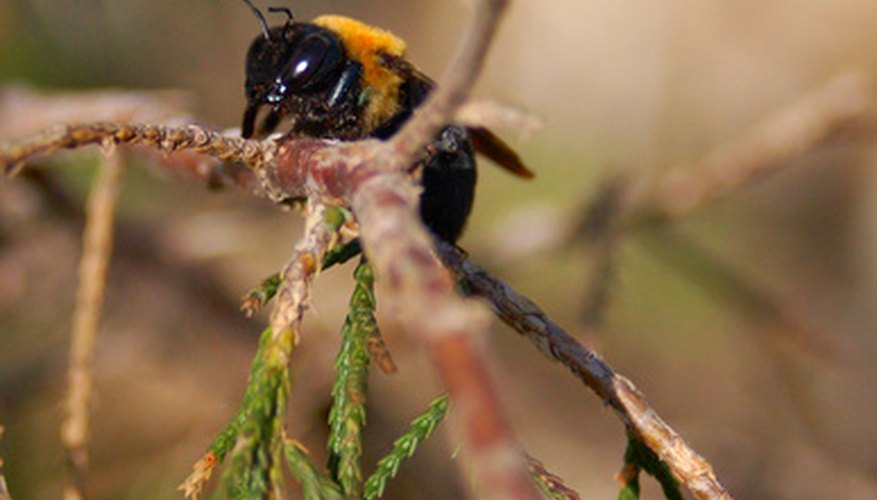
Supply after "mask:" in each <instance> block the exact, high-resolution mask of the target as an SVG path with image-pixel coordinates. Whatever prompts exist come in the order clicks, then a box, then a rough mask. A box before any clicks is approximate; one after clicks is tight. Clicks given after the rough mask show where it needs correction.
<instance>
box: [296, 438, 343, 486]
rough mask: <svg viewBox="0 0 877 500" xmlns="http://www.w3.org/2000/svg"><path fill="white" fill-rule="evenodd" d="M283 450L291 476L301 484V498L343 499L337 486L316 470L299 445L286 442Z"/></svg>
mask: <svg viewBox="0 0 877 500" xmlns="http://www.w3.org/2000/svg"><path fill="white" fill-rule="evenodd" d="M283 449H284V451H285V454H286V461H287V463H288V464H289V468H290V470H291V471H292V475H293V476H295V478H296V479H297V480H298V482H299V483H300V484H301V487H302V496H304V498H305V499H306V500H311V499H314V500H319V499H325V500H340V499H342V498H345V496H344V494H343V493H342V492H341V489H340V488H339V487H338V485H337V484H336V483H335V482H334V481H332V480H331V479H330V478H328V477H327V476H326V475H324V474H322V473H320V472H319V471H318V470H317V468H316V467H315V466H314V463H313V462H311V458H310V457H309V456H308V453H307V451H305V449H304V448H303V447H302V446H301V445H300V444H299V443H297V442H296V441H292V440H288V441H287V442H286V445H285V446H284V447H283Z"/></svg>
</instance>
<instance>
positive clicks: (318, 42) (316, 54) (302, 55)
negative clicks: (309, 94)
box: [289, 37, 329, 89]
mask: <svg viewBox="0 0 877 500" xmlns="http://www.w3.org/2000/svg"><path fill="white" fill-rule="evenodd" d="M328 51H329V46H328V44H327V43H326V41H325V40H323V39H321V38H319V37H310V38H308V39H307V40H305V41H304V42H303V43H302V45H301V47H300V48H299V49H298V50H296V51H295V55H294V56H293V58H292V60H291V61H290V65H289V83H290V84H291V85H292V86H293V87H295V88H298V89H306V88H308V87H310V86H313V85H315V84H318V83H319V81H317V80H318V79H317V78H315V77H318V76H319V74H320V73H322V72H321V71H320V69H321V66H323V65H324V63H325V62H326V54H327V52H328Z"/></svg>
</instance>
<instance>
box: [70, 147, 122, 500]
mask: <svg viewBox="0 0 877 500" xmlns="http://www.w3.org/2000/svg"><path fill="white" fill-rule="evenodd" d="M123 168H124V165H123V163H122V159H121V157H120V155H119V154H118V153H116V154H111V155H110V156H108V157H106V158H104V160H103V161H102V162H101V166H100V169H99V170H98V174H97V178H96V179H95V181H94V186H93V187H92V191H91V195H90V197H89V200H88V211H87V214H86V225H85V232H84V235H83V242H82V257H81V259H80V262H79V291H78V293H77V295H76V309H75V311H74V315H73V328H72V330H71V332H70V365H69V367H68V388H67V397H66V401H65V417H64V421H63V422H62V423H61V442H62V443H63V445H64V447H65V448H66V452H67V461H68V469H69V474H70V478H69V483H68V484H67V486H66V488H65V493H64V497H65V498H85V497H86V494H85V491H86V479H85V474H86V470H87V468H88V450H87V445H88V422H89V404H90V403H91V390H92V374H91V365H92V357H93V354H94V344H95V339H96V337H97V330H98V324H99V321H100V314H101V309H102V308H103V301H104V292H105V291H106V283H107V267H108V266H109V262H110V254H111V253H112V247H113V221H114V219H115V211H116V204H117V202H118V199H119V191H120V188H121V182H122V172H123Z"/></svg>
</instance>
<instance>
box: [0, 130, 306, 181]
mask: <svg viewBox="0 0 877 500" xmlns="http://www.w3.org/2000/svg"><path fill="white" fill-rule="evenodd" d="M89 144H100V145H108V144H131V145H143V146H149V147H151V148H154V149H157V150H159V151H162V152H164V153H166V154H167V153H172V152H176V151H193V152H196V153H203V154H206V155H210V156H213V157H215V158H218V159H220V160H226V161H233V162H241V163H244V164H246V165H247V166H249V167H250V168H252V169H253V170H255V171H257V172H258V171H259V170H260V169H261V168H262V167H263V166H265V165H266V164H269V163H271V162H272V160H273V159H274V156H275V153H276V149H277V145H276V143H275V142H274V141H254V140H248V139H241V138H239V137H229V136H224V135H222V134H220V133H219V132H215V131H212V130H209V129H206V128H204V127H200V126H197V125H186V126H171V125H150V124H130V125H127V124H121V123H109V122H97V123H88V124H80V125H59V126H56V127H53V128H51V129H49V130H47V131H45V132H43V133H41V134H37V135H33V136H29V137H26V138H24V139H22V140H20V141H17V142H14V143H12V144H3V143H0V169H2V170H4V171H5V172H6V174H7V175H15V173H17V172H18V170H19V169H20V168H21V166H22V165H23V164H24V162H25V161H27V160H29V159H31V158H33V157H35V156H38V155H44V154H49V153H54V152H56V151H59V150H61V149H73V148H79V147H82V146H87V145H89ZM199 165H201V164H200V163H198V162H191V163H190V162H185V161H183V162H180V163H179V164H174V166H175V167H176V168H178V169H185V168H191V169H192V170H191V172H192V173H193V174H195V175H197V176H201V177H206V178H208V179H210V178H211V177H212V176H215V175H220V174H217V173H216V172H214V171H205V170H203V169H202V168H200V166H199ZM238 174H239V172H237V171H235V170H232V171H231V172H229V173H228V174H227V175H228V177H229V182H232V183H234V184H237V185H240V186H241V187H245V188H250V187H255V186H254V185H253V181H254V179H253V177H252V175H250V174H246V175H238ZM286 194H289V193H286ZM289 197H295V194H292V195H291V196H289Z"/></svg>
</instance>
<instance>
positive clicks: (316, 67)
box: [241, 0, 533, 243]
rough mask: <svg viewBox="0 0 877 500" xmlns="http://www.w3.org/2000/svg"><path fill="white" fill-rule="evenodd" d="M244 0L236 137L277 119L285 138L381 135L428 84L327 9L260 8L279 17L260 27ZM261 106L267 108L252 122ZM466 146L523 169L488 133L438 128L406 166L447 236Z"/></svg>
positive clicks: (382, 37)
mask: <svg viewBox="0 0 877 500" xmlns="http://www.w3.org/2000/svg"><path fill="white" fill-rule="evenodd" d="M244 2H245V3H246V4H247V5H249V6H250V8H251V9H252V10H253V12H254V13H255V14H256V16H257V18H258V19H259V23H260V24H261V27H262V33H261V35H260V36H258V37H257V38H256V39H255V40H254V41H253V42H252V44H251V45H250V48H249V50H248V52H247V56H246V85H245V89H246V98H247V107H246V110H245V111H244V116H243V124H242V127H241V135H243V137H245V138H250V137H258V138H261V137H265V136H266V135H268V134H270V133H272V132H274V131H275V130H276V129H277V127H278V126H279V125H280V124H281V122H284V120H286V121H285V122H284V123H287V124H288V125H289V127H290V132H289V133H290V134H291V135H293V136H295V135H299V136H308V137H319V138H327V139H339V140H358V139H364V138H377V139H387V138H389V137H391V136H392V135H393V134H394V133H396V131H398V130H399V128H400V127H401V126H402V124H403V123H404V122H405V121H406V120H407V119H408V118H409V117H411V115H412V113H413V112H414V110H415V108H417V107H418V106H420V105H421V104H422V103H423V101H424V100H425V99H426V97H427V95H428V94H429V92H430V91H431V90H432V89H433V87H434V86H435V84H434V82H433V81H432V80H431V79H430V78H429V77H427V76H426V75H424V74H423V73H421V72H420V71H419V70H417V68H415V67H414V66H413V65H412V64H411V63H409V62H408V61H407V60H406V59H405V42H403V41H402V40H400V39H399V38H397V37H396V36H394V35H393V34H391V33H389V32H387V31H384V30H382V29H379V28H375V27H372V26H369V25H366V24H364V23H361V22H359V21H356V20H354V19H350V18H347V17H342V16H334V15H328V16H321V17H318V18H316V19H314V20H313V21H311V22H309V23H305V22H298V21H295V20H294V18H293V16H292V13H291V12H290V11H289V9H286V8H269V12H282V13H285V14H286V16H287V19H286V22H285V24H283V25H279V26H274V27H269V26H268V24H267V22H266V21H265V17H264V15H263V14H262V13H261V11H259V9H258V8H256V7H255V6H254V5H253V4H252V3H251V2H250V0H244ZM263 109H266V110H267V113H263V115H264V116H263V117H262V119H261V121H258V120H257V119H258V118H259V114H260V110H263ZM257 121H258V126H257ZM475 152H478V153H481V154H484V155H485V156H487V157H488V158H490V159H492V160H494V161H495V162H496V163H497V164H499V165H500V166H503V167H504V168H506V169H508V170H509V171H511V172H512V173H514V174H517V175H519V176H522V177H526V178H529V177H532V176H533V174H532V172H530V170H528V169H527V168H526V167H525V166H524V165H523V163H522V162H521V160H520V158H519V157H518V155H517V154H516V153H515V152H514V151H512V150H511V148H509V146H507V145H506V144H505V143H504V142H503V141H502V140H501V139H499V138H498V137H497V136H495V135H494V134H493V133H491V132H490V131H489V130H487V129H485V128H478V127H469V128H467V127H461V126H456V125H450V126H447V127H445V128H444V129H443V130H442V131H441V132H439V134H438V135H437V136H436V137H435V140H434V141H433V142H432V143H431V144H430V145H429V146H428V147H427V155H426V157H425V159H424V160H422V162H421V163H420V164H419V165H416V166H415V169H417V171H418V172H419V175H420V182H421V185H422V187H423V191H422V193H421V197H420V215H421V218H422V219H423V221H424V223H425V225H426V227H428V228H429V229H430V230H431V231H432V233H433V234H434V235H435V236H436V237H438V238H441V239H442V240H445V241H448V242H451V243H454V242H456V241H457V239H458V238H459V237H460V234H461V233H462V231H463V228H464V226H465V224H466V219H467V218H468V216H469V213H470V211H471V209H472V203H473V199H474V195H475V182H476V177H477V175H476V170H475V158H474V156H475Z"/></svg>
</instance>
